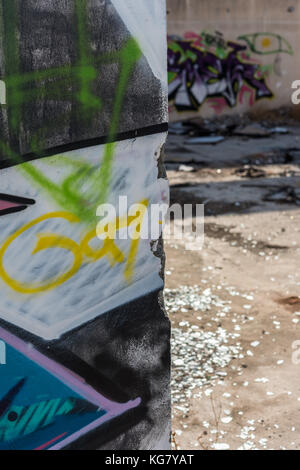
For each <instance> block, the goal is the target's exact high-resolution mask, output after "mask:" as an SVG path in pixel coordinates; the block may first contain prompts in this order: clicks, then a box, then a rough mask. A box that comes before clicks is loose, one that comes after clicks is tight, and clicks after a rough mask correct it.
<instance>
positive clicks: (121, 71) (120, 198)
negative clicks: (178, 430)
mask: <svg viewBox="0 0 300 470" xmlns="http://www.w3.org/2000/svg"><path fill="white" fill-rule="evenodd" d="M0 19H1V28H0V79H1V82H0V83H1V93H0V95H1V100H0V101H1V105H0V188H1V189H0V193H1V194H0V349H1V357H0V449H2V450H3V449H20V450H21V449H43V450H45V449H73V448H75V449H98V448H105V449H157V448H158V449H167V448H168V447H169V434H170V409H169V322H168V320H167V317H166V315H165V313H164V310H163V303H162V295H161V291H162V288H163V250H162V246H161V242H160V240H159V239H156V240H155V239H154V240H153V239H151V236H150V233H148V232H147V233H148V236H142V233H143V234H144V232H145V231H144V232H143V227H144V225H145V222H147V218H148V217H149V216H148V212H147V209H148V208H149V207H150V206H151V205H152V204H159V203H161V202H164V203H167V202H168V186H167V182H166V179H165V175H164V172H163V169H162V164H161V152H162V146H163V144H164V142H165V138H166V130H167V108H168V98H167V70H166V55H167V43H166V24H165V23H166V21H165V3H164V1H162V0H153V1H151V2H150V3H149V2H148V0H143V1H142V0H140V1H139V5H138V6H137V5H136V2H135V1H133V0H126V1H124V0H104V1H103V0H64V1H61V0H45V1H44V0H40V1H38V2H37V1H36V0H1V1H0ZM151 37H155V40H153V41H152V40H151ZM108 204H110V206H109V207H113V208H115V215H114V216H113V217H112V216H111V213H109V215H108V214H107V213H105V211H104V212H103V211H102V210H99V208H102V209H103V208H105V207H107V205H108ZM137 204H138V209H137V210H136V211H135V212H132V211H131V209H132V207H134V206H136V205H137ZM130 211H131V212H130ZM129 233H131V235H132V234H133V235H134V236H133V235H132V236H129ZM144 235H145V234H144ZM158 237H159V234H158Z"/></svg>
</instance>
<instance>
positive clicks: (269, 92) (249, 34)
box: [167, 0, 300, 119]
mask: <svg viewBox="0 0 300 470" xmlns="http://www.w3.org/2000/svg"><path fill="white" fill-rule="evenodd" d="M167 7H168V71H169V77H168V81H169V109H170V115H171V118H172V119H179V118H182V117H186V116H191V115H192V114H198V113H201V115H203V116H207V117H212V116H214V115H216V114H217V115H219V114H224V113H243V112H247V111H249V110H251V109H252V108H254V109H255V108H256V109H259V110H265V109H270V108H277V107H280V106H290V105H291V94H292V90H291V84H292V82H293V81H294V80H296V79H297V78H298V76H299V68H300V55H299V54H297V44H298V43H299V40H300V28H299V26H300V1H299V0H291V1H290V2H284V1H282V0H253V1H247V0H235V1H233V0H214V1H210V0H167Z"/></svg>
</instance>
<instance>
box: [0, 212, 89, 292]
mask: <svg viewBox="0 0 300 470" xmlns="http://www.w3.org/2000/svg"><path fill="white" fill-rule="evenodd" d="M53 218H63V219H65V220H67V221H68V222H71V223H76V222H79V219H78V218H77V217H76V216H74V215H73V214H70V213H68V212H53V213H51V214H46V215H43V216H41V217H39V218H37V219H35V220H34V221H32V222H30V223H29V224H27V225H25V226H24V227H22V228H20V229H19V230H17V232H15V233H14V234H13V235H11V236H10V237H9V238H8V239H7V240H6V242H5V243H4V245H3V246H2V247H1V249H0V276H1V277H2V279H3V280H4V281H5V282H6V284H8V285H9V287H11V288H12V289H14V290H15V291H17V292H20V293H22V294H36V293H38V292H43V291H46V290H50V289H55V288H56V287H58V286H59V285H61V284H63V283H64V282H66V281H67V280H68V279H70V278H71V277H72V276H74V274H76V273H77V271H79V269H80V266H81V263H82V254H81V252H80V247H79V245H78V244H77V243H75V242H74V241H73V240H70V239H69V238H66V237H61V236H58V235H52V234H51V235H46V234H37V238H38V242H37V245H36V247H35V249H34V250H33V252H32V254H35V253H37V252H39V251H41V250H46V249H49V248H63V249H65V250H68V251H70V252H71V253H72V254H73V255H74V263H73V265H72V267H71V268H70V269H69V271H67V272H66V273H64V274H62V275H61V276H60V277H57V278H54V279H52V280H50V281H48V282H47V283H45V284H26V283H21V282H18V281H16V280H15V279H13V278H12V277H10V276H9V274H8V273H7V272H6V270H5V269H4V266H3V257H4V255H5V252H6V250H7V249H8V247H9V246H10V245H11V244H12V243H13V242H14V241H15V240H16V239H17V238H18V237H19V236H20V235H22V234H23V233H24V232H26V231H27V230H29V229H30V228H32V227H34V226H35V225H37V224H39V223H40V222H43V221H45V220H48V219H53Z"/></svg>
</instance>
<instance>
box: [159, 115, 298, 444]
mask: <svg viewBox="0 0 300 470" xmlns="http://www.w3.org/2000/svg"><path fill="white" fill-rule="evenodd" d="M298 136H300V125H296V124H295V125H294V126H291V127H289V134H288V135H274V136H270V137H268V138H255V137H253V138H251V137H250V138H245V137H237V136H229V137H227V138H226V140H225V141H224V142H223V143H220V144H218V145H215V146H212V145H210V146H209V145H205V146H196V147H195V146H193V148H192V146H188V145H186V144H185V143H184V139H185V137H184V136H178V135H175V136H174V135H173V136H172V135H171V136H170V138H169V142H168V146H167V157H168V156H170V155H172V151H173V150H174V149H175V148H176V146H177V148H183V147H184V155H185V157H186V156H188V155H189V153H190V154H191V155H193V158H192V159H190V161H189V162H188V164H189V165H190V167H192V169H193V170H196V171H191V172H188V171H178V169H177V170H176V171H173V170H172V165H171V170H170V171H168V177H169V180H170V185H171V202H179V203H180V204H183V203H191V202H194V203H196V202H198V203H203V202H204V203H205V241H204V246H203V248H202V249H200V250H198V251H187V250H186V249H185V244H184V240H183V241H174V240H166V241H165V251H166V288H167V290H166V294H165V295H166V298H167V299H168V298H169V299H171V301H173V300H172V299H175V300H174V302H175V303H176V298H178V299H179V297H180V292H181V293H182V292H183V291H182V289H186V287H189V288H194V287H195V286H197V288H198V291H199V292H198V294H196V296H197V295H198V296H199V298H198V300H199V302H200V303H198V304H197V303H196V304H195V303H194V302H193V301H191V296H190V297H188V296H185V297H184V295H183V301H181V302H179V306H177V307H176V308H174V309H173V311H172V308H171V307H170V308H168V310H169V315H170V319H171V322H172V327H173V330H174V331H175V332H176V338H175V339H174V334H175V333H174V334H173V342H174V345H173V347H174V351H175V356H174V354H173V382H172V388H173V436H174V438H173V447H174V448H178V449H187V450H192V449H197V450H199V449H206V450H213V449H220V450H221V449H231V450H237V449H245V450H252V449H300V354H298V353H297V351H298V350H300V270H299V261H300V237H299V231H300V205H298V204H299V200H298V191H300V179H299V175H300V167H299V163H300V158H299V161H298V157H297V149H298V147H299V149H300V140H299V137H298ZM180 139H181V140H180ZM241 148H242V151H241ZM235 149H239V151H236V150H235ZM291 152H296V155H295V154H293V155H294V157H293V158H290V153H291ZM177 154H178V152H177ZM197 155H201V158H200V157H199V158H198V165H197ZM249 156H250V157H249ZM253 156H254V157H253ZM248 157H249V158H248ZM176 158H177V157H176ZM204 159H205V161H204ZM167 160H168V158H167ZM185 160H186V161H187V160H188V158H186V159H185ZM200 160H201V163H199V161H200ZM171 161H173V160H172V158H171ZM177 161H180V158H179V157H178V158H177ZM169 168H170V166H169ZM249 168H250V170H249ZM185 170H186V168H185ZM180 286H183V288H181V287H180ZM180 289H181V291H180ZM176 296H177V297H176ZM203 296H204V297H205V296H206V298H209V299H210V300H209V301H208V304H207V305H208V307H207V308H204V307H203V305H202V304H201V299H202V300H203ZM185 299H186V300H185ZM192 299H194V297H192ZM171 301H170V305H172V302H171ZM195 305H196V308H195ZM189 331H196V332H200V333H197V334H198V338H202V336H201V335H202V334H203V335H204V336H203V337H205V338H206V337H208V338H213V339H214V338H216V336H214V335H216V334H217V335H218V334H219V333H220V334H222V335H223V336H224V338H225V339H224V344H225V345H227V346H230V345H232V347H233V349H232V351H233V352H231V353H228V351H227V352H226V351H225V353H224V354H227V356H228V357H227V359H226V364H225V365H223V366H222V351H221V354H220V358H219V359H218V360H216V361H215V362H214V364H213V366H212V369H210V366H209V367H207V373H205V374H204V376H205V380H202V379H201V380H202V382H201V380H198V382H197V380H196V385H195V383H194V384H193V378H192V377H198V375H197V369H198V372H199V370H202V369H203V368H204V369H205V367H206V360H208V359H209V358H210V359H211V358H212V357H213V356H212V354H211V353H207V356H206V355H205V353H203V355H201V354H202V353H201V354H200V355H199V354H198V353H197V354H196V353H195V348H196V347H198V348H199V347H201V345H199V344H198V343H197V340H195V341H194V342H192V343H189V342H188V339H187V338H188V336H189ZM186 332H187V333H186ZM218 332H219V333H218ZM184 335H185V336H184ZM205 335H206V336H205ZM181 337H182V338H185V340H183V341H186V344H185V345H183V349H182V350H181V349H180V344H179V343H180V338H181ZM195 338H197V335H196V336H195ZM218 341H219V340H218ZM297 341H299V343H297ZM200 342H201V339H199V343H200ZM175 343H176V344H175ZM184 348H187V349H186V352H185V349H184ZM235 348H236V349H235ZM185 357H186V359H185ZM180 358H182V359H180ZM199 358H200V359H199ZM188 361H189V363H190V364H193V367H194V369H193V371H194V372H193V374H194V375H193V376H192V377H191V380H190V382H188V381H187V378H186V377H185V379H186V383H185V384H183V385H182V384H181V385H180V383H181V382H180V380H179V379H178V377H180V373H182V371H183V372H184V371H185V374H188V372H187V371H188V370H189V369H188V368H187V365H186V363H187V362H188ZM180 371H181V372H180ZM178 374H179V375H178ZM200 375H201V374H200ZM174 377H175V378H174ZM183 389H185V391H184V393H183V392H182V390H183Z"/></svg>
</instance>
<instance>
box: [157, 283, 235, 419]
mask: <svg viewBox="0 0 300 470" xmlns="http://www.w3.org/2000/svg"><path fill="white" fill-rule="evenodd" d="M165 305H166V309H167V311H168V313H169V314H172V313H174V312H177V311H181V312H183V313H184V312H187V311H188V310H193V311H194V312H197V311H200V312H207V311H209V310H210V309H211V307H212V306H214V307H217V308H218V310H219V314H220V316H224V314H226V313H227V312H228V311H229V310H230V307H229V306H228V305H227V303H226V302H224V301H222V300H220V299H219V298H218V297H217V296H215V295H212V294H211V291H210V289H206V290H204V292H202V293H201V290H200V288H199V287H198V286H194V287H188V286H181V287H180V288H179V289H175V290H170V289H166V290H165ZM214 315H215V316H218V313H217V314H214ZM212 330H215V331H204V330H202V329H201V328H200V327H199V326H197V325H192V324H190V323H189V322H188V321H182V322H181V323H180V324H179V327H178V328H173V330H172V341H171V345H172V369H173V372H172V381H171V390H172V401H173V404H174V406H175V408H178V409H179V410H181V411H182V412H184V413H187V412H188V409H189V400H190V398H192V397H193V396H196V395H194V394H195V393H196V392H197V391H198V390H199V389H200V388H202V387H203V386H204V385H207V384H210V385H213V384H214V381H216V380H222V378H224V377H226V375H227V373H226V372H224V371H223V369H224V368H225V367H226V366H227V365H228V364H229V363H230V362H231V361H232V360H233V359H235V358H237V357H238V356H239V354H240V352H241V345H240V343H239V342H238V341H237V338H238V337H239V334H236V333H229V332H228V331H226V330H225V329H224V328H221V327H220V326H218V327H217V328H214V329H213V328H212Z"/></svg>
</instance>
